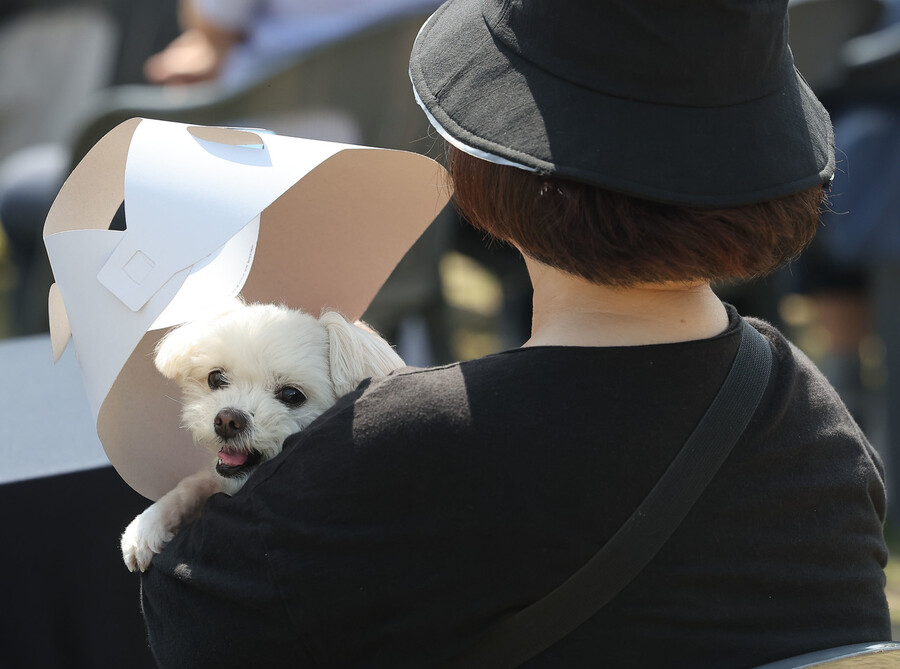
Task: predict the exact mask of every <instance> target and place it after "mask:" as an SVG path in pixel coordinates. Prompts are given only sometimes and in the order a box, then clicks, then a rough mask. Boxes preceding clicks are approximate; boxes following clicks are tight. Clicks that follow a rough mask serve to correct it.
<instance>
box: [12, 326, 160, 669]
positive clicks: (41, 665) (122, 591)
mask: <svg viewBox="0 0 900 669" xmlns="http://www.w3.org/2000/svg"><path fill="white" fill-rule="evenodd" d="M47 345H48V346H49V342H48V344H47ZM147 504H148V502H147V500H145V499H144V498H143V497H141V496H140V495H138V494H137V493H136V492H134V491H133V490H132V489H131V488H129V487H128V486H127V485H126V484H125V482H124V481H122V479H121V478H120V477H119V475H118V474H117V473H116V471H115V470H114V469H113V468H112V467H103V468H100V469H92V470H88V471H82V472H74V473H70V474H64V475H61V476H52V477H48V478H40V479H33V480H30V481H22V482H19V483H11V484H7V485H0V507H2V508H3V509H4V510H5V511H4V513H3V525H4V532H5V534H6V537H7V540H8V541H9V542H10V544H9V545H8V548H7V550H4V551H2V552H0V571H2V572H3V574H4V575H5V577H4V584H3V592H2V595H0V601H2V609H3V611H4V616H3V624H2V625H0V648H2V649H3V666H4V667H10V668H11V669H59V668H60V667H65V668H66V669H97V668H98V667H129V669H131V668H133V669H145V668H146V669H150V668H151V667H154V666H155V664H154V662H153V658H152V656H151V654H150V649H149V647H148V645H147V640H146V632H145V631H144V623H143V619H142V617H141V608H140V582H139V581H138V579H137V578H136V577H135V576H134V575H133V574H131V573H129V571H128V570H127V569H126V567H125V565H124V563H123V562H122V558H121V555H120V553H119V549H118V537H119V535H120V534H121V532H122V530H123V528H124V527H125V526H126V525H127V524H128V523H129V522H130V521H131V519H132V518H133V517H134V516H135V515H136V514H138V513H140V512H141V511H143V510H144V508H146V506H147Z"/></svg>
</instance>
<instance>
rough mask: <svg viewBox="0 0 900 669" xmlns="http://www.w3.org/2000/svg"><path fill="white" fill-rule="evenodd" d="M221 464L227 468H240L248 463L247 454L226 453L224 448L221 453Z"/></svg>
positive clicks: (239, 452)
mask: <svg viewBox="0 0 900 669" xmlns="http://www.w3.org/2000/svg"><path fill="white" fill-rule="evenodd" d="M219 462H221V463H222V464H223V465H225V466H227V467H240V466H241V465H242V464H244V463H245V462H247V454H246V453H243V452H241V451H238V452H236V453H235V452H234V451H226V450H225V449H224V448H223V449H222V450H221V451H219Z"/></svg>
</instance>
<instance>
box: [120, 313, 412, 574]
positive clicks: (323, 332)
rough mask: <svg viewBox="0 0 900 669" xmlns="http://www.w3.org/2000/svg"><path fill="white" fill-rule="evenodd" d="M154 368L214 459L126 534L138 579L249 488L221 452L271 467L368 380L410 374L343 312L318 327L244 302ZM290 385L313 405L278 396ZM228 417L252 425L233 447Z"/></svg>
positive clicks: (166, 344) (194, 332) (168, 346)
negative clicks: (221, 464) (208, 512)
mask: <svg viewBox="0 0 900 669" xmlns="http://www.w3.org/2000/svg"><path fill="white" fill-rule="evenodd" d="M155 363H156V367H157V369H159V371H160V373H162V374H163V375H164V376H166V377H167V378H170V379H173V380H174V381H176V382H177V383H178V385H179V386H180V388H181V391H182V403H183V407H182V425H183V427H187V428H188V429H190V430H191V433H192V434H193V437H194V441H195V442H196V443H197V444H199V445H200V446H203V447H205V448H207V449H208V450H209V451H210V454H211V457H210V468H209V470H204V471H202V472H199V473H197V474H194V475H192V476H188V477H187V478H185V479H184V480H183V481H181V482H180V483H179V484H178V486H176V487H175V489H173V490H172V491H170V492H168V493H166V494H165V495H164V496H163V497H161V498H160V499H159V500H158V501H157V502H156V503H154V504H152V505H151V506H150V507H149V508H148V509H147V510H146V511H144V512H143V513H142V514H140V515H139V516H137V517H136V518H135V519H134V520H133V521H132V522H131V523H130V524H129V525H128V527H127V528H126V530H125V532H124V534H123V535H122V556H123V558H124V560H125V564H126V565H127V566H128V568H129V569H130V570H131V571H135V570H136V569H140V570H141V571H144V570H146V569H147V567H148V566H149V564H150V560H151V559H152V558H153V556H154V555H155V554H156V553H158V552H159V551H161V550H162V548H163V547H164V546H165V545H166V544H167V543H168V542H169V541H170V540H171V539H172V537H173V536H174V535H175V533H176V532H177V531H178V529H179V528H180V527H181V526H182V525H183V524H184V523H186V522H188V521H190V520H193V519H194V518H196V517H198V516H199V514H200V509H201V507H202V506H203V502H204V501H205V500H206V498H207V497H209V496H210V495H212V494H213V493H216V492H224V493H227V494H229V495H233V494H234V493H235V492H237V491H238V490H239V489H240V487H241V486H242V485H243V484H244V482H245V481H246V478H247V475H249V472H248V473H247V475H242V476H237V477H226V476H222V475H220V474H219V473H218V472H217V471H216V464H217V454H218V453H219V451H220V449H222V448H223V446H227V448H229V449H231V450H236V451H243V452H250V451H256V452H258V453H259V456H260V462H264V461H266V460H268V459H270V458H272V457H274V456H275V455H277V454H278V453H280V452H281V448H282V444H283V442H284V440H285V439H286V438H287V437H288V436H289V435H291V434H294V433H296V432H299V431H300V430H302V429H303V428H305V427H306V426H307V425H309V424H310V423H311V422H312V421H313V420H314V419H315V418H316V417H317V416H319V415H320V414H322V413H323V412H324V411H325V410H326V409H328V408H329V407H330V406H332V405H333V404H334V403H335V401H336V400H337V399H338V398H339V397H340V396H342V395H344V394H346V393H347V392H349V391H351V390H353V389H354V388H355V387H356V386H357V385H359V383H360V382H361V381H362V380H364V379H366V378H370V377H377V376H382V375H385V374H387V373H389V372H390V371H391V370H394V369H396V368H398V367H402V366H403V361H402V360H401V359H400V357H399V356H398V355H397V354H396V353H395V352H394V350H393V349H392V348H391V347H390V345H389V344H388V343H387V342H386V341H385V340H383V339H382V338H381V337H379V336H378V335H377V334H376V333H374V332H372V331H371V330H369V329H367V328H366V327H365V326H364V324H362V323H356V324H352V323H350V322H348V321H347V320H346V319H345V318H344V317H343V316H342V315H340V314H339V313H336V312H333V311H326V312H324V313H323V314H322V315H321V316H320V318H318V319H316V318H314V317H313V316H310V315H309V314H306V313H303V312H300V311H297V310H292V309H288V308H286V307H283V306H276V305H270V304H250V305H245V304H243V303H242V302H239V301H237V300H236V301H235V303H234V304H233V305H232V306H231V307H230V308H228V309H227V310H226V311H224V312H223V313H220V314H217V315H215V316H213V317H210V318H204V319H199V320H196V321H191V322H190V323H186V324H184V325H182V326H180V327H178V328H176V329H174V330H172V331H171V332H169V333H168V334H167V335H166V336H165V337H164V338H163V339H162V340H161V341H160V343H159V345H158V346H157V350H156V358H155ZM215 370H219V371H221V372H222V373H223V375H224V377H225V379H227V385H225V386H223V387H219V388H216V389H212V388H210V385H209V383H208V377H209V374H210V372H213V371H215ZM285 386H290V387H293V388H296V389H298V390H300V391H302V393H303V394H304V395H305V396H306V400H305V401H304V402H303V403H302V404H300V405H298V406H289V405H287V404H286V403H284V402H283V401H281V400H280V399H279V398H278V396H277V395H278V393H279V391H280V390H281V389H282V388H284V387H285ZM223 410H233V411H238V412H241V415H242V418H246V426H245V427H244V429H243V431H241V433H240V434H238V435H236V436H234V437H233V438H223V437H222V436H220V435H219V434H217V433H216V428H215V424H214V423H215V420H216V416H217V415H219V412H221V411H223Z"/></svg>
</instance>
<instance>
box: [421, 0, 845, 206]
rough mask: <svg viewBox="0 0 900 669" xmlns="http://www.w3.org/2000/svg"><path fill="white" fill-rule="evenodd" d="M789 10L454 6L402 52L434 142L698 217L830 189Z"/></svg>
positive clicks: (534, 2)
mask: <svg viewBox="0 0 900 669" xmlns="http://www.w3.org/2000/svg"><path fill="white" fill-rule="evenodd" d="M787 5H788V0H778V1H775V0H769V1H766V0H705V1H704V2H696V0H450V1H449V2H447V3H445V4H444V5H442V6H441V7H440V8H439V9H438V10H437V11H436V12H435V13H434V15H433V16H431V18H430V19H429V20H428V21H427V22H426V23H425V25H424V26H423V27H422V29H421V31H420V32H419V35H418V37H417V38H416V42H415V44H414V46H413V50H412V57H411V60H410V78H411V79H412V83H413V88H414V89H415V92H416V97H417V99H418V100H419V102H420V104H421V105H422V107H423V108H424V109H425V111H426V113H427V114H428V116H429V119H430V120H431V122H432V124H433V125H434V126H435V128H436V129H437V130H438V131H439V132H440V133H441V134H442V135H443V136H444V137H445V138H446V139H447V140H448V141H450V142H451V143H453V144H454V145H456V146H457V147H459V148H461V149H462V150H464V151H466V152H468V153H471V154H473V155H476V156H478V157H481V158H485V159H487V160H490V161H492V162H498V163H504V164H512V165H516V166H518V167H522V168H525V169H529V170H533V171H537V172H539V173H545V174H555V175H559V176H563V177H568V178H571V179H575V180H578V181H584V182H588V183H592V184H595V185H598V186H603V187H606V188H609V189H612V190H616V191H620V192H623V193H626V194H630V195H635V196H638V197H643V198H648V199H652V200H658V201H663V202H671V203H679V204H694V205H703V206H731V205H739V204H747V203H751V202H758V201H762V200H768V199H771V198H775V197H779V196H782V195H788V194H790V193H794V192H797V191H801V190H804V189H806V188H810V187H812V186H815V185H816V184H826V183H827V182H829V181H830V179H831V177H832V176H833V173H834V148H833V144H834V137H833V133H832V128H831V120H830V118H829V116H828V113H827V112H826V111H825V109H824V107H823V106H822V105H821V103H820V102H819V101H818V100H817V99H816V97H815V95H814V94H813V92H812V91H811V90H810V88H809V86H807V84H806V82H805V81H804V80H803V78H802V76H800V74H799V73H798V72H797V70H796V68H795V67H794V63H793V56H792V55H791V51H790V48H789V47H788V20H787Z"/></svg>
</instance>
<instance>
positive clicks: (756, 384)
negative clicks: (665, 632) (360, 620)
mask: <svg viewBox="0 0 900 669" xmlns="http://www.w3.org/2000/svg"><path fill="white" fill-rule="evenodd" d="M742 324H743V328H742V331H741V343H740V346H739V348H738V352H737V355H736V356H735V359H734V362H733V363H732V366H731V371H729V373H728V376H727V377H726V378H725V381H724V382H723V383H722V387H721V388H720V389H719V392H718V394H717V395H716V397H715V398H714V399H713V401H712V404H711V405H710V407H709V409H707V411H706V414H704V416H703V418H701V419H700V423H699V424H698V425H697V427H696V428H695V429H694V432H693V433H692V434H691V436H690V437H688V439H687V441H686V442H685V444H684V446H683V447H682V449H681V451H680V452H679V453H678V455H676V456H675V459H674V460H673V461H672V463H671V464H670V465H669V468H668V469H667V470H666V472H665V473H664V474H663V476H662V478H660V480H659V481H657V483H656V485H655V486H654V487H653V489H652V490H651V491H650V493H649V494H648V495H647V497H646V498H645V499H644V501H643V502H642V503H641V504H640V506H639V507H638V508H637V510H636V511H635V512H634V513H633V514H632V515H631V517H630V518H629V519H628V520H627V521H625V523H624V524H623V525H622V526H621V527H620V528H619V529H618V530H617V531H616V533H615V534H614V535H613V536H612V538H610V540H609V541H608V542H607V543H606V545H604V546H603V548H601V549H600V552H598V553H597V554H596V555H595V556H594V557H593V558H591V559H590V560H589V561H588V562H587V564H585V565H584V566H583V567H582V568H581V569H579V570H578V571H577V572H575V573H574V574H573V575H572V576H571V577H570V578H569V579H568V580H566V581H565V582H564V583H562V584H561V585H560V586H559V587H557V588H556V589H555V590H553V591H551V592H550V593H548V594H547V595H546V596H545V597H544V598H543V599H540V600H538V601H537V602H535V603H533V604H531V605H530V606H528V607H526V608H524V609H522V610H521V611H519V612H518V613H515V614H513V615H512V616H510V617H509V618H506V619H505V620H503V621H501V622H500V623H499V624H498V625H497V626H495V627H494V628H493V629H492V630H490V631H489V632H488V633H487V635H485V636H484V637H482V638H481V639H480V640H479V641H478V643H476V644H475V645H474V646H473V647H471V648H469V649H468V650H467V651H465V652H463V653H462V654H461V655H459V656H458V657H456V658H455V659H454V660H453V661H452V663H451V664H450V667H452V668H453V669H463V668H465V669H481V668H484V669H504V668H506V667H517V666H519V665H520V664H522V663H523V662H525V661H527V660H529V659H531V658H532V657H534V656H535V655H537V654H538V653H540V652H541V651H543V650H545V649H546V648H549V647H550V646H552V645H553V644H554V643H556V642H557V641H559V640H560V639H562V638H563V637H564V636H566V635H567V634H568V633H569V632H571V631H572V630H574V629H575V628H576V627H578V626H579V625H581V624H582V623H583V622H585V621H586V620H587V619H588V618H590V617H591V616H592V615H594V614H595V613H596V612H597V611H599V610H600V609H601V608H602V607H603V606H604V605H605V604H606V603H607V602H609V601H610V600H611V599H612V598H613V597H615V596H616V595H617V594H618V593H619V592H620V591H621V590H622V589H623V588H624V587H625V586H626V585H628V583H630V582H631V580H632V579H633V578H634V577H635V576H637V575H638V573H640V571H641V570H642V569H643V568H644V567H645V566H646V565H647V564H648V563H649V562H650V560H652V559H653V557H654V556H655V555H656V554H657V553H658V552H659V550H660V549H661V548H662V547H663V545H664V544H665V543H666V541H667V540H668V539H669V537H671V536H672V534H674V532H675V530H676V528H677V527H678V526H679V524H680V523H681V521H682V519H684V517H685V516H686V515H687V514H688V512H689V511H690V510H691V507H693V505H694V503H695V502H696V501H697V499H698V498H699V497H700V495H701V494H702V493H703V491H704V489H705V488H706V486H707V485H708V484H709V482H710V481H711V480H712V478H713V477H714V476H715V474H716V472H717V471H718V470H719V467H720V466H721V465H722V463H723V462H724V461H725V458H727V457H728V454H729V453H730V452H731V449H732V448H733V447H734V445H735V443H736V442H737V440H738V439H739V438H740V436H741V434H742V433H743V431H744V429H745V428H746V427H747V423H749V422H750V418H751V417H752V416H753V414H754V412H755V411H756V407H757V406H758V405H759V401H760V400H761V399H762V396H763V393H764V392H765V389H766V385H767V384H768V381H769V373H770V371H771V367H772V351H771V349H770V347H769V342H768V341H767V340H766V339H765V337H763V336H762V335H761V334H760V333H759V332H757V331H756V330H755V329H754V328H753V326H751V325H750V324H749V323H747V322H746V321H743V322H742Z"/></svg>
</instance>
